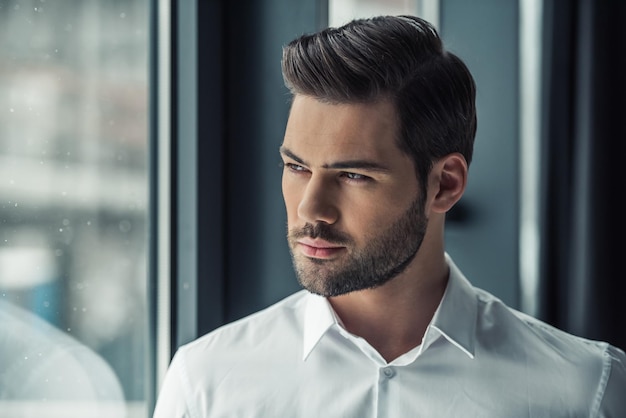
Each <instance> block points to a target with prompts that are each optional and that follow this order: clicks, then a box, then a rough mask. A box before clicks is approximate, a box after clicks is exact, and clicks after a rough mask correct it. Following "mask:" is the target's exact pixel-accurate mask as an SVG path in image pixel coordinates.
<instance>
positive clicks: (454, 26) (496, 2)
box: [440, 0, 519, 307]
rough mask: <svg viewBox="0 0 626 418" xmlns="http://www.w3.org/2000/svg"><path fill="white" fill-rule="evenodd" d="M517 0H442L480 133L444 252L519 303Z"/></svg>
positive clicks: (447, 38) (476, 279)
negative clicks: (473, 96)
mask: <svg viewBox="0 0 626 418" xmlns="http://www.w3.org/2000/svg"><path fill="white" fill-rule="evenodd" d="M518 18H519V15H518V2H517V1H500V0H489V1H488V0H484V1H472V2H470V1H465V0H442V1H441V26H440V29H441V34H442V37H443V38H444V42H445V43H446V45H447V47H448V49H449V50H451V51H453V52H455V53H456V54H457V55H459V56H460V57H461V58H462V59H463V60H464V61H465V62H466V64H467V65H468V67H469V69H470V71H471V72H472V74H473V75H474V77H475V80H476V84H477V90H478V92H477V108H478V133H477V136H476V144H475V148H474V150H475V151H474V160H473V162H472V165H471V167H470V176H469V185H468V190H467V192H466V194H465V195H464V196H463V198H462V199H461V202H460V204H461V207H460V208H459V209H461V211H460V213H458V216H456V217H458V218H459V220H458V221H456V220H455V216H454V215H455V214H454V213H453V214H452V215H453V216H452V217H451V218H452V219H450V221H449V222H448V227H447V233H446V241H447V242H446V243H447V248H448V252H449V254H450V255H451V256H452V257H453V258H454V260H455V262H456V263H457V265H458V266H459V267H460V268H461V269H462V270H463V271H464V273H465V275H466V276H467V277H468V279H469V280H470V281H472V283H474V285H476V286H478V287H481V288H484V289H485V290H488V291H490V292H492V293H494V294H495V295H496V296H498V297H500V298H501V299H502V300H504V301H505V302H506V303H508V304H509V305H511V306H514V307H517V306H518V303H519V302H518V299H519V291H518V276H519V275H518V238H519V233H518V217H519V212H518V206H519V205H518V203H519V202H518V169H519V167H518V143H519V140H518V129H519V126H518V124H519V121H518V66H519V59H518Z"/></svg>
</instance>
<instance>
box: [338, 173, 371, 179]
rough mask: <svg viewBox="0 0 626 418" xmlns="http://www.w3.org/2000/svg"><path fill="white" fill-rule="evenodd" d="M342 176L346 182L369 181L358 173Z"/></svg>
mask: <svg viewBox="0 0 626 418" xmlns="http://www.w3.org/2000/svg"><path fill="white" fill-rule="evenodd" d="M343 175H344V176H345V177H346V178H347V179H348V180H352V181H367V180H369V177H367V176H364V175H363V174H358V173H349V172H346V173H343Z"/></svg>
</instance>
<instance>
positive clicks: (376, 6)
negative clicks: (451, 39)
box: [328, 0, 433, 26]
mask: <svg viewBox="0 0 626 418" xmlns="http://www.w3.org/2000/svg"><path fill="white" fill-rule="evenodd" d="M425 2H426V3H428V2H429V3H432V2H433V1H432V0H329V1H328V21H329V24H330V26H341V25H342V24H344V23H346V22H348V21H349V20H351V19H355V18H367V17H372V16H377V15H402V14H409V15H415V14H416V12H418V11H419V9H420V6H421V3H425Z"/></svg>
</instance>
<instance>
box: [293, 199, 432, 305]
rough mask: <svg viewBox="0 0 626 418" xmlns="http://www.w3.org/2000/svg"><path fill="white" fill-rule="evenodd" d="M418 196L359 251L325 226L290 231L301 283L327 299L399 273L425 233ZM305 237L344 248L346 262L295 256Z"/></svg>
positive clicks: (413, 254)
mask: <svg viewBox="0 0 626 418" xmlns="http://www.w3.org/2000/svg"><path fill="white" fill-rule="evenodd" d="M421 195H422V194H421V193H420V196H418V197H417V198H416V199H415V201H414V202H413V203H412V204H411V207H410V208H409V209H408V210H407V211H406V212H405V213H404V214H402V216H400V218H399V219H397V220H396V221H395V222H394V223H393V224H392V225H391V226H390V227H389V228H387V229H386V230H385V231H383V232H381V233H380V234H377V235H376V236H370V237H367V239H368V243H367V244H366V246H365V248H362V249H356V248H354V242H353V240H352V239H351V238H350V237H349V236H347V235H345V234H343V233H341V232H339V231H335V230H334V229H333V227H332V226H331V225H328V224H325V223H318V224H316V225H315V226H313V225H311V224H306V225H305V226H304V227H303V228H302V229H298V230H295V229H292V230H290V231H289V233H288V237H287V238H288V241H289V248H290V251H291V257H292V260H293V264H294V268H295V271H296V275H297V277H298V281H299V282H300V284H301V285H302V286H303V287H304V288H305V289H307V290H309V291H310V292H312V293H316V294H319V295H322V296H326V297H330V296H339V295H343V294H346V293H350V292H354V291H357V290H363V289H372V288H375V287H378V286H381V285H383V284H385V283H387V282H388V281H389V280H391V279H393V278H394V277H396V276H397V275H398V274H400V273H402V272H403V271H404V270H405V269H406V268H407V266H408V265H409V264H410V263H411V261H413V258H415V255H416V254H417V251H418V250H419V248H420V246H421V245H422V241H423V240H424V235H425V234H426V226H427V224H428V219H427V218H426V216H425V215H424V204H425V202H424V199H423V198H422V196H421ZM304 237H311V238H320V239H323V240H325V241H328V242H330V243H332V244H336V245H341V246H345V247H346V250H347V251H348V253H347V254H343V255H342V257H344V258H346V259H345V260H332V259H331V260H326V259H318V258H309V257H305V256H304V255H303V254H299V253H297V254H296V253H295V248H296V246H297V245H298V244H297V240H298V239H299V238H304Z"/></svg>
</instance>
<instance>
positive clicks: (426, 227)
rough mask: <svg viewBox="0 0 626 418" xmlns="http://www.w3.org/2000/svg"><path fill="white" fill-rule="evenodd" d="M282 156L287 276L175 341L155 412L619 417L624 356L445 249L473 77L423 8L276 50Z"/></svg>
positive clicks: (466, 158)
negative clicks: (270, 302) (511, 298)
mask: <svg viewBox="0 0 626 418" xmlns="http://www.w3.org/2000/svg"><path fill="white" fill-rule="evenodd" d="M283 74H284V78H285V82H286V84H287V86H288V87H289V89H290V90H291V92H292V93H293V96H294V97H293V103H292V107H291V111H290V116H289V121H288V123H287V127H286V131H285V137H284V141H283V143H282V145H281V147H280V154H281V157H282V159H283V163H284V173H283V182H282V188H283V196H284V200H285V205H286V209H287V217H288V241H289V246H290V249H291V253H292V258H293V263H294V267H295V270H296V272H297V276H298V279H299V281H300V283H301V284H302V286H303V287H304V288H305V289H306V290H302V291H300V292H298V293H296V294H294V295H292V296H290V297H288V298H287V299H285V300H283V301H281V302H279V303H277V304H276V305H274V306H272V307H270V308H268V309H266V310H264V311H262V312H259V313H257V314H254V315H252V316H250V317H248V318H244V319H243V320H240V321H237V322H235V323H233V324H230V325H227V326H224V327H222V328H220V329H218V330H216V331H214V332H212V333H210V334H208V335H206V336H204V337H201V338H200V339H198V340H197V341H195V342H192V343H190V344H188V345H186V346H184V347H182V348H181V349H180V350H179V351H178V352H177V354H176V356H175V358H174V360H173V362H172V365H171V366H170V370H169V371H168V374H167V376H166V379H165V383H164V385H163V388H162V390H161V394H160V397H159V401H158V404H157V408H156V413H155V417H157V418H165V417H168V418H171V417H227V416H228V417H230V416H232V417H272V418H274V417H359V418H361V417H403V418H404V417H557V416H577V417H583V416H584V417H592V416H593V417H595V416H607V417H608V416H612V417H617V416H626V401H625V400H624V396H623V395H624V394H625V393H626V392H625V390H626V358H625V356H624V353H623V352H621V351H620V350H618V349H617V348H614V347H612V346H609V345H608V344H605V343H600V342H592V341H587V340H583V339H580V338H577V337H574V336H571V335H568V334H565V333H563V332H561V331H558V330H556V329H554V328H551V327H550V326H548V325H546V324H543V323H541V322H539V321H537V320H535V319H533V318H530V317H528V316H526V315H524V314H521V313H519V312H516V311H514V310H512V309H509V308H507V307H506V306H504V305H503V304H502V302H500V301H499V300H498V299H496V298H495V297H494V296H492V295H490V294H488V293H486V292H484V291H481V290H479V289H476V288H473V287H472V286H471V285H470V283H469V282H468V281H467V280H466V279H465V278H464V277H463V275H462V274H461V272H460V271H459V270H458V268H457V267H456V266H455V265H454V263H453V262H452V260H451V259H450V258H449V257H448V256H447V254H446V253H445V248H444V238H443V237H444V223H445V214H446V212H447V211H448V210H450V208H451V207H452V206H453V205H454V204H455V203H456V202H457V201H458V200H459V199H460V198H461V196H462V194H463V192H464V190H465V186H466V182H467V170H468V165H469V163H470V161H471V158H472V148H473V142H474V135H475V131H476V113H475V105H474V101H475V87H474V82H473V79H472V77H471V75H470V73H469V71H468V70H467V68H466V67H465V65H464V64H463V63H462V62H461V60H460V59H459V58H457V57H456V56H454V55H453V54H451V53H449V52H446V51H445V50H444V49H443V47H442V44H441V40H440V39H439V37H438V35H437V33H436V31H435V30H434V29H433V27H432V26H430V25H429V24H428V23H427V22H425V21H423V20H421V19H418V18H415V17H410V16H403V17H379V18H373V19H367V20H357V21H353V22H351V23H349V24H347V25H346V26H344V27H341V28H338V29H332V28H331V29H326V30H324V31H322V32H320V33H317V34H313V35H306V36H303V37H301V38H299V39H297V40H295V41H293V42H291V43H290V44H289V45H287V46H286V47H285V49H284V54H283Z"/></svg>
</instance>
